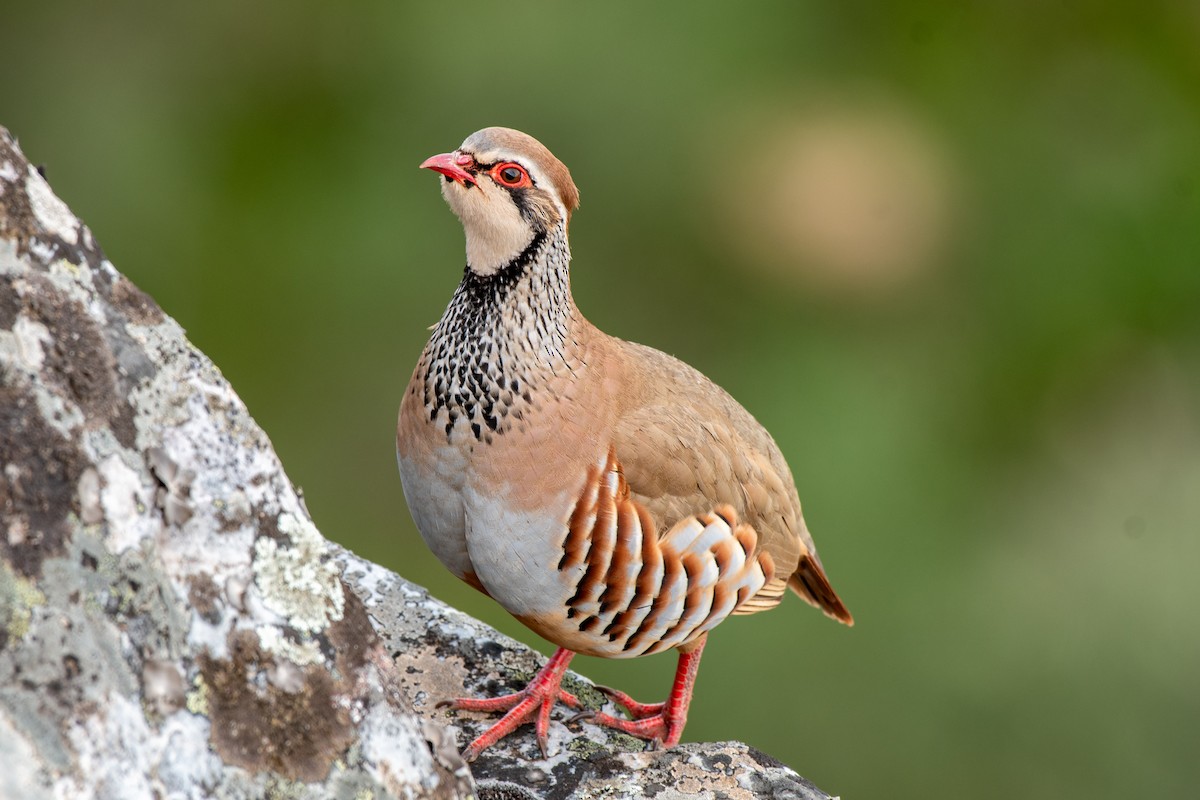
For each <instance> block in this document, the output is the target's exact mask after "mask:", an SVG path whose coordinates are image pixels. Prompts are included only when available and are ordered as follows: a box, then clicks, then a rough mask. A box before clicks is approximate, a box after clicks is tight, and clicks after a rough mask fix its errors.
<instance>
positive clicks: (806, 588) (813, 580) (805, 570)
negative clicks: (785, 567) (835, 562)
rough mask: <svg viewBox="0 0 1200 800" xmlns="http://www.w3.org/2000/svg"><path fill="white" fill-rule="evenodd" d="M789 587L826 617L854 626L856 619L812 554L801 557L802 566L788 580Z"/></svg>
mask: <svg viewBox="0 0 1200 800" xmlns="http://www.w3.org/2000/svg"><path fill="white" fill-rule="evenodd" d="M788 586H790V587H792V591H793V592H795V593H796V594H798V595H800V597H802V598H803V599H804V600H805V601H806V602H808V603H809V604H810V605H813V606H816V607H817V608H819V609H821V610H822V611H824V612H825V616H827V617H830V618H832V619H836V620H837V621H838V622H841V623H844V624H846V625H853V624H854V617H853V616H851V614H850V611H849V609H847V608H846V606H845V604H844V603H842V599H841V598H840V597H838V595H837V592H835V591H834V590H833V586H831V585H830V583H829V578H827V577H825V570H823V569H821V562H819V561H817V559H816V558H815V557H814V556H813V555H812V554H811V553H805V554H804V555H802V556H800V564H799V566H797V567H796V571H795V572H793V573H792V576H791V577H790V578H788Z"/></svg>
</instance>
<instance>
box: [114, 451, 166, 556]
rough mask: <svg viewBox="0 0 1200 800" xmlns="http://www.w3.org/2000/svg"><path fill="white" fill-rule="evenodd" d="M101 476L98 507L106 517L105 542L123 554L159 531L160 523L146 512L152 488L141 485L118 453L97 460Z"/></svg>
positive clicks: (149, 504) (135, 473)
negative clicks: (106, 532) (106, 534)
mask: <svg viewBox="0 0 1200 800" xmlns="http://www.w3.org/2000/svg"><path fill="white" fill-rule="evenodd" d="M100 478H101V489H100V506H101V507H102V508H103V509H104V517H105V519H106V520H108V526H107V531H108V537H107V540H106V542H105V543H106V544H107V546H108V548H109V550H111V551H112V552H113V553H115V554H120V553H123V552H124V551H126V550H128V549H129V548H131V547H136V546H137V545H138V544H139V543H140V542H141V541H142V540H143V539H147V538H150V537H153V536H155V535H156V534H157V533H158V532H159V530H160V529H161V528H162V522H161V521H160V520H159V518H158V517H157V515H154V514H151V513H148V512H149V509H151V508H153V503H154V491H153V489H151V487H149V486H146V485H144V484H143V483H142V479H141V476H139V475H138V473H137V472H135V471H134V470H133V469H132V468H130V467H129V466H128V465H127V464H126V463H125V462H124V461H123V460H122V459H121V457H120V456H119V455H116V454H113V455H111V456H109V457H108V458H106V459H104V460H103V461H101V462H100Z"/></svg>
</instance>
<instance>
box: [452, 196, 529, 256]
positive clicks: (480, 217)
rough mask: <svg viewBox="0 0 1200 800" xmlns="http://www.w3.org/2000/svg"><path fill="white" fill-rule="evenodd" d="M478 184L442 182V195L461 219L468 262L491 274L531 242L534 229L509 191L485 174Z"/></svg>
mask: <svg viewBox="0 0 1200 800" xmlns="http://www.w3.org/2000/svg"><path fill="white" fill-rule="evenodd" d="M478 181H479V183H478V185H476V186H461V185H459V184H458V183H456V182H454V181H442V196H443V197H445V198H446V202H447V203H448V204H449V205H450V208H451V209H453V211H454V213H455V214H457V215H458V218H459V219H460V220H462V224H463V230H464V231H465V232H466V236H467V264H468V265H469V266H470V267H471V269H473V270H474V271H475V272H478V273H479V274H480V275H490V274H492V273H493V272H495V271H496V270H498V269H500V268H501V267H503V266H504V265H505V264H507V263H508V262H510V261H512V260H513V259H514V258H516V257H517V256H518V255H520V254H521V251H523V250H524V249H525V248H526V247H527V246H529V243H530V242H532V241H533V229H532V228H531V227H530V225H529V222H528V221H526V220H525V218H524V217H522V216H521V211H520V209H518V208H517V204H516V203H514V202H513V200H512V198H511V197H510V196H509V194H508V192H506V191H505V190H503V189H501V188H500V187H498V186H496V185H495V184H494V183H493V182H492V179H491V178H489V177H487V176H486V175H479V176H478Z"/></svg>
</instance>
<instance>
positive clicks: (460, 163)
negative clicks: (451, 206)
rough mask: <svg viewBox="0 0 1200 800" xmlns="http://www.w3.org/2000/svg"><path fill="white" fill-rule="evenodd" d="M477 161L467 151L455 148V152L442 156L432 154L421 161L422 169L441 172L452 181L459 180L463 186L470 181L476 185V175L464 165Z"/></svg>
mask: <svg viewBox="0 0 1200 800" xmlns="http://www.w3.org/2000/svg"><path fill="white" fill-rule="evenodd" d="M474 163H475V159H473V158H471V157H470V156H469V155H467V154H466V153H460V152H458V151H457V150H455V151H454V152H453V153H442V154H441V155H440V156H430V157H429V158H427V159H425V160H424V161H422V162H421V169H431V170H433V171H434V172H440V173H442V174H443V175H445V176H446V177H447V178H449V179H450V180H452V181H458V182H459V183H460V184H462V185H463V186H466V185H467V184H468V183H469V184H471V185H472V186H475V185H476V183H475V176H474V175H472V174H471V173H469V172H467V171H466V170H465V169H463V168H464V167H468V166H470V165H472V164H474Z"/></svg>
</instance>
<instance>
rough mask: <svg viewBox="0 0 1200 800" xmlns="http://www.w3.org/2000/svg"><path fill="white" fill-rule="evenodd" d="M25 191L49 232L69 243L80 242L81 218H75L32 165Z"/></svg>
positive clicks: (39, 220) (39, 219)
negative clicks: (79, 228) (79, 226)
mask: <svg viewBox="0 0 1200 800" xmlns="http://www.w3.org/2000/svg"><path fill="white" fill-rule="evenodd" d="M25 193H26V194H27V195H28V196H29V205H30V207H31V208H32V209H33V214H34V216H36V217H37V221H38V222H39V223H40V224H41V226H42V227H43V228H44V229H45V230H46V232H47V233H50V234H53V235H54V236H57V237H58V238H60V239H62V240H63V241H64V242H66V243H68V244H78V243H79V232H78V225H79V220H77V219H75V215H74V214H72V213H71V209H69V208H67V204H66V203H64V202H63V201H62V200H59V199H58V196H57V195H55V194H54V190H53V189H51V188H50V184H48V183H46V179H45V178H43V177H42V176H41V173H39V172H38V171H37V170H36V169H33V168H32V167H30V169H29V174H28V175H27V176H26V178H25Z"/></svg>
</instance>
